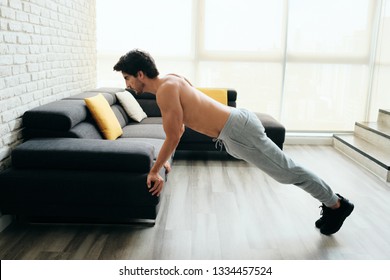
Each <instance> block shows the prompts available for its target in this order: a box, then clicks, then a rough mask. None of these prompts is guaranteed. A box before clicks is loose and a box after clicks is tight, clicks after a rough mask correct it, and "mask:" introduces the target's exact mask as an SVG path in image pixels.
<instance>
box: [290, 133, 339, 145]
mask: <svg viewBox="0 0 390 280" xmlns="http://www.w3.org/2000/svg"><path fill="white" fill-rule="evenodd" d="M284 145H333V133H295V132H287V133H286V139H285V141H284Z"/></svg>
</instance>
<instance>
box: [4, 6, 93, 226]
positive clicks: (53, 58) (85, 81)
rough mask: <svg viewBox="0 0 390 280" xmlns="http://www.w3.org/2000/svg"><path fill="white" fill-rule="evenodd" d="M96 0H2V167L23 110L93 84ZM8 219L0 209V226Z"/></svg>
mask: <svg viewBox="0 0 390 280" xmlns="http://www.w3.org/2000/svg"><path fill="white" fill-rule="evenodd" d="M95 6H96V3H95V0H0V171H1V170H3V169H5V168H7V167H8V166H9V165H10V153H11V151H12V149H13V147H15V146H16V145H18V144H20V143H21V142H22V141H23V139H22V129H23V128H22V121H21V117H22V115H23V113H24V112H25V111H26V110H28V109H31V108H34V107H36V106H39V105H42V104H46V103H49V102H51V101H55V100H59V99H62V98H64V97H67V96H70V95H74V94H76V93H78V92H80V91H83V90H87V89H91V88H94V87H96V21H95V19H96V16H95ZM10 221H11V219H10V217H9V216H2V215H1V213H0V231H1V230H2V229H3V228H5V227H6V226H7V225H8V224H9V223H10Z"/></svg>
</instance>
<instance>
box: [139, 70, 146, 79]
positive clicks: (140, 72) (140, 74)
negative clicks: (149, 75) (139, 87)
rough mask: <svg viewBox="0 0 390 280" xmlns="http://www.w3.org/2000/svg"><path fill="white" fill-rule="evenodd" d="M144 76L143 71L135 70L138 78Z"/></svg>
mask: <svg viewBox="0 0 390 280" xmlns="http://www.w3.org/2000/svg"><path fill="white" fill-rule="evenodd" d="M144 76H145V74H144V72H142V71H141V70H140V71H138V72H137V78H138V79H143V78H144Z"/></svg>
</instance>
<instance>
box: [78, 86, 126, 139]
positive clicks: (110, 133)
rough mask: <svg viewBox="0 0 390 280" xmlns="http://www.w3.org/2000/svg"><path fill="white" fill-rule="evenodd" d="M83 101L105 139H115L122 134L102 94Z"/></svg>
mask: <svg viewBox="0 0 390 280" xmlns="http://www.w3.org/2000/svg"><path fill="white" fill-rule="evenodd" d="M84 101H85V104H86V105H87V107H88V109H89V111H90V112H91V114H92V117H93V119H94V120H95V121H96V123H97V125H98V127H99V129H100V131H101V132H102V134H103V136H104V138H105V139H107V140H115V139H116V138H118V137H119V136H121V135H122V133H123V131H122V127H121V125H120V124H119V121H118V119H117V117H116V116H115V113H114V111H113V110H112V109H111V107H110V104H108V101H107V100H106V99H105V98H104V96H103V95H102V94H100V93H99V94H98V95H96V96H94V97H89V98H85V99H84Z"/></svg>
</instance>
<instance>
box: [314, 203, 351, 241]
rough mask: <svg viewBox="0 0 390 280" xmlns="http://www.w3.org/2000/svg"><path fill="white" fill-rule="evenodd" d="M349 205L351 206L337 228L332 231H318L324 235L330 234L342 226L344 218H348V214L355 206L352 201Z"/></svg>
mask: <svg viewBox="0 0 390 280" xmlns="http://www.w3.org/2000/svg"><path fill="white" fill-rule="evenodd" d="M351 206H352V207H351V208H350V209H349V210H348V212H346V213H345V216H344V218H343V219H342V221H341V223H340V225H339V226H338V227H337V230H335V231H332V232H323V231H322V230H321V229H320V232H321V233H322V234H324V235H331V234H334V233H336V232H338V231H339V230H340V228H341V227H342V226H343V224H344V221H345V219H346V218H348V216H349V215H351V213H352V211H353V209H354V208H355V205H353V204H352V203H351Z"/></svg>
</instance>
